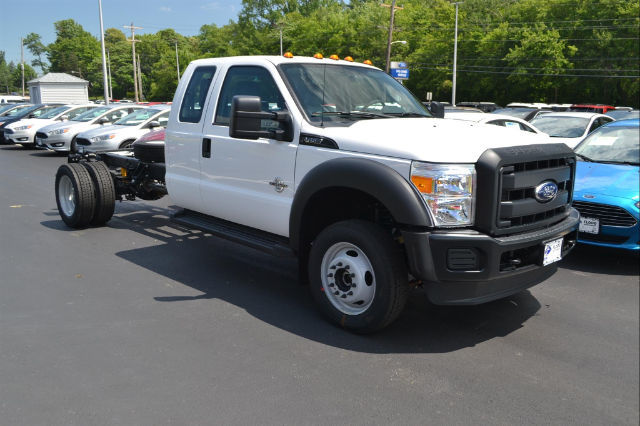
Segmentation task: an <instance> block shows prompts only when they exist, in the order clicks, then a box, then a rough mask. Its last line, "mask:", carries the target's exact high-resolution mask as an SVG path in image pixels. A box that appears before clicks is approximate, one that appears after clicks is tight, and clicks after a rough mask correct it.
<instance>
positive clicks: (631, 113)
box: [607, 110, 640, 120]
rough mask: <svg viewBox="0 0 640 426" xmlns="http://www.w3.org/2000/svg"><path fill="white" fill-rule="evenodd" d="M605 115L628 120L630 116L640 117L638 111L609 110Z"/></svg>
mask: <svg viewBox="0 0 640 426" xmlns="http://www.w3.org/2000/svg"><path fill="white" fill-rule="evenodd" d="M607 115H608V116H609V117H611V118H615V119H616V120H629V119H631V118H640V111H637V110H636V111H609V112H608V113H607Z"/></svg>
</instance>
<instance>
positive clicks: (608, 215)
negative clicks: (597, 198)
mask: <svg viewBox="0 0 640 426" xmlns="http://www.w3.org/2000/svg"><path fill="white" fill-rule="evenodd" d="M573 207H575V208H576V210H578V211H579V212H580V216H584V217H592V218H594V219H598V220H599V221H600V225H607V226H621V227H630V226H634V225H635V224H636V218H634V217H633V216H632V215H631V213H629V212H628V211H626V210H625V209H623V208H620V207H617V206H610V205H607V204H598V203H589V202H585V201H574V202H573Z"/></svg>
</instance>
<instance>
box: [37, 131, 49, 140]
mask: <svg viewBox="0 0 640 426" xmlns="http://www.w3.org/2000/svg"><path fill="white" fill-rule="evenodd" d="M36 138H40V139H46V138H48V136H47V134H46V133H43V132H36Z"/></svg>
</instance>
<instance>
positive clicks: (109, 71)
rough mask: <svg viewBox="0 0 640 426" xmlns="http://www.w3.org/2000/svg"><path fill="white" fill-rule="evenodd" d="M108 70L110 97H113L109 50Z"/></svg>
mask: <svg viewBox="0 0 640 426" xmlns="http://www.w3.org/2000/svg"><path fill="white" fill-rule="evenodd" d="M107 72H108V73H109V99H113V82H112V81H111V57H110V56H109V51H108V50H107Z"/></svg>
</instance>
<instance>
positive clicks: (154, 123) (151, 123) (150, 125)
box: [147, 120, 160, 129]
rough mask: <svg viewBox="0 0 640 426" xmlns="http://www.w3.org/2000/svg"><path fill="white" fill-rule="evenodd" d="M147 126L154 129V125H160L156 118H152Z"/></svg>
mask: <svg viewBox="0 0 640 426" xmlns="http://www.w3.org/2000/svg"><path fill="white" fill-rule="evenodd" d="M147 127H148V128H150V129H154V128H156V127H160V123H159V122H157V121H156V120H153V121H151V122H149V124H147Z"/></svg>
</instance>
